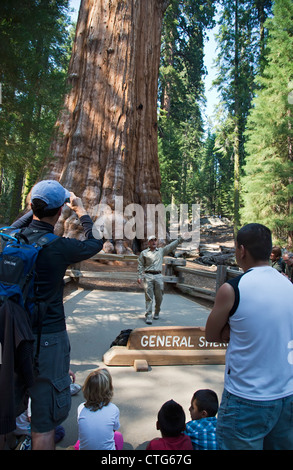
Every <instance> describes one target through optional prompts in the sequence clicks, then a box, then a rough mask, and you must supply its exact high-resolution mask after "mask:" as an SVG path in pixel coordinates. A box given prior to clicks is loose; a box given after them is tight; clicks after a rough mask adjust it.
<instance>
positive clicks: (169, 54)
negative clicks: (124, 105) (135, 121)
mask: <svg viewBox="0 0 293 470" xmlns="http://www.w3.org/2000/svg"><path fill="white" fill-rule="evenodd" d="M214 9H215V5H214V2H212V1H210V0H209V1H202V0H200V1H198V0H184V1H180V0H171V2H170V5H169V7H168V9H167V11H166V14H165V16H164V23H163V37H162V54H161V67H160V76H159V97H158V101H159V110H160V119H159V142H160V152H159V157H160V167H161V173H162V197H163V200H164V202H165V203H170V202H171V200H172V199H173V201H175V202H177V203H192V202H195V199H198V192H197V191H196V189H197V186H198V185H197V174H198V167H199V159H200V152H201V146H202V136H203V117H202V113H201V108H203V105H204V86H203V76H204V74H205V68H204V52H203V49H204V38H205V36H206V34H207V30H208V28H211V27H212V26H213V24H214V23H213V16H214Z"/></svg>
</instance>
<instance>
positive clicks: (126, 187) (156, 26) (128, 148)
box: [46, 0, 168, 240]
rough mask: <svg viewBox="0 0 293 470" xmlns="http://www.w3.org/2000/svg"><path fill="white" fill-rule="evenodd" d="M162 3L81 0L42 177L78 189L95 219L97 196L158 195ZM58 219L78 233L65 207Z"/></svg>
mask: <svg viewBox="0 0 293 470" xmlns="http://www.w3.org/2000/svg"><path fill="white" fill-rule="evenodd" d="M167 4H168V1H166V0H113V1H109V0H82V1H81V6H80V11H79V18H78V22H77V28H76V37H75V42H74V46H73V52H72V57H71V62H70V66H69V81H70V86H71V88H70V91H69V92H68V95H67V96H66V98H65V105H64V109H63V111H62V113H61V115H60V119H59V120H58V122H57V130H58V132H57V136H56V139H55V141H54V142H53V151H54V156H55V158H54V159H53V161H51V162H50V164H49V166H48V167H47V169H46V177H50V178H53V179H57V180H59V181H60V182H61V183H62V184H63V185H64V186H65V187H66V188H67V189H69V190H72V191H74V192H75V194H76V195H77V196H79V197H81V198H82V200H83V202H84V205H85V208H86V209H87V210H88V212H89V214H90V215H91V216H92V217H93V219H94V220H96V219H97V218H98V217H99V216H101V213H100V212H99V204H105V205H107V206H108V207H110V208H111V210H112V211H114V209H115V198H117V196H120V197H122V198H123V207H125V206H127V205H129V204H131V203H135V204H139V205H141V206H142V207H143V208H144V210H145V207H146V205H147V204H158V203H160V202H161V196H160V182H161V181H160V171H159V162H158V152H157V83H158V70H159V60H160V44H161V27H162V19H163V14H164V10H165V8H166V6H167ZM121 200H122V199H121V198H120V203H121ZM124 222H125V220H124ZM61 224H62V226H61V227H59V230H61V231H62V232H63V234H66V235H69V234H70V235H71V236H74V235H75V236H78V225H77V224H76V221H75V218H74V216H72V215H70V216H69V214H67V213H66V211H65V215H64V217H63V219H62V221H61ZM113 238H115V230H114V229H113ZM119 238H120V237H119ZM121 238H122V239H123V237H121ZM124 240H125V237H124Z"/></svg>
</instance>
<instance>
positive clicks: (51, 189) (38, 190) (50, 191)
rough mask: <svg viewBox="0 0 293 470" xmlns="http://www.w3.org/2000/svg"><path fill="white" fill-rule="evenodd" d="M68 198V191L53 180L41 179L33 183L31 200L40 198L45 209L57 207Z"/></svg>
mask: <svg viewBox="0 0 293 470" xmlns="http://www.w3.org/2000/svg"><path fill="white" fill-rule="evenodd" d="M69 198H70V192H69V191H67V189H65V188H63V186H62V185H61V184H60V183H58V181H55V180H43V181H40V182H39V183H37V184H35V186H34V187H33V189H32V192H31V201H33V200H34V199H41V200H42V201H44V202H45V203H46V204H47V209H57V208H58V207H61V206H63V204H64V203H65V201H66V200H67V199H69Z"/></svg>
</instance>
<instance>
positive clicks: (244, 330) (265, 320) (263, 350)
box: [225, 266, 293, 401]
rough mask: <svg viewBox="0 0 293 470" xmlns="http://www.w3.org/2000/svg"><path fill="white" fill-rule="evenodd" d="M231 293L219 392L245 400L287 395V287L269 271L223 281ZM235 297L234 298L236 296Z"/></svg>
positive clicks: (290, 320)
mask: <svg viewBox="0 0 293 470" xmlns="http://www.w3.org/2000/svg"><path fill="white" fill-rule="evenodd" d="M228 283H229V284H231V285H232V286H233V288H234V291H235V304H234V307H233V309H232V311H231V316H230V319H229V323H230V329H231V333H230V342H229V345H228V349H227V353H226V369H225V388H226V390H228V392H230V393H232V394H235V395H237V396H240V397H243V398H247V399H251V400H258V401H260V400H276V399H279V398H283V397H286V396H288V395H292V394H293V284H292V283H291V282H290V281H289V280H288V279H287V278H286V277H285V276H283V275H282V274H280V273H279V272H278V271H277V270H276V269H274V268H272V267H270V266H261V267H256V268H252V269H250V270H249V271H247V272H246V273H245V274H243V275H242V276H239V277H238V278H236V279H233V280H231V281H228ZM238 294H239V295H238Z"/></svg>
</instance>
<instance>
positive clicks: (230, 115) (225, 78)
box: [215, 0, 270, 232]
mask: <svg viewBox="0 0 293 470" xmlns="http://www.w3.org/2000/svg"><path fill="white" fill-rule="evenodd" d="M219 3H220V5H221V12H220V21H219V34H218V37H217V40H218V45H219V54H218V57H217V65H218V71H219V73H218V77H217V79H216V80H215V85H216V86H217V87H218V90H219V91H220V93H221V97H222V101H223V106H224V108H225V111H226V116H227V119H228V122H229V127H230V124H231V123H232V129H231V132H230V150H229V152H232V155H233V162H234V178H233V184H234V191H233V219H234V231H235V232H236V231H237V230H238V228H239V225H240V190H241V188H240V176H241V172H242V167H243V164H244V160H245V154H244V130H245V125H246V119H247V115H248V111H249V109H250V106H251V100H252V98H253V96H254V92H255V83H254V78H255V75H256V72H257V70H258V68H259V65H260V56H261V50H262V45H263V40H264V37H263V31H262V28H261V27H260V25H261V24H262V22H263V17H265V16H266V15H267V14H268V12H269V8H270V2H265V1H261V0H259V1H258V2H257V4H256V3H255V2H254V1H252V0H221V1H220V2H219ZM225 127H227V126H225Z"/></svg>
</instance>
